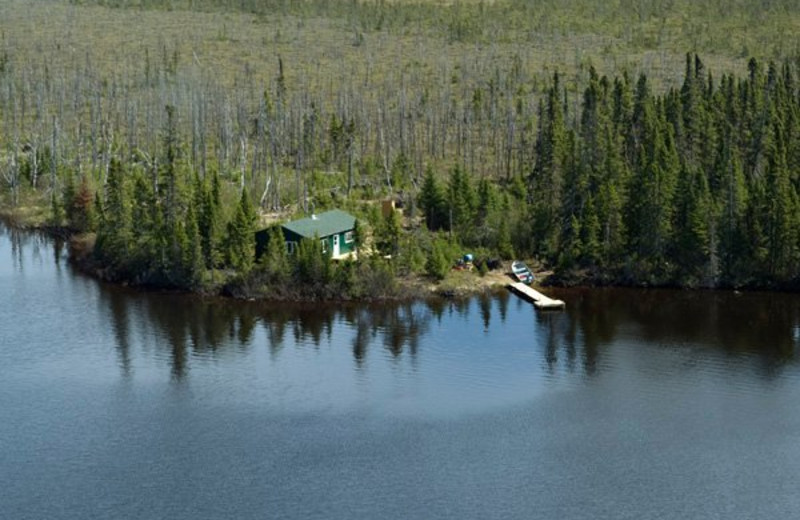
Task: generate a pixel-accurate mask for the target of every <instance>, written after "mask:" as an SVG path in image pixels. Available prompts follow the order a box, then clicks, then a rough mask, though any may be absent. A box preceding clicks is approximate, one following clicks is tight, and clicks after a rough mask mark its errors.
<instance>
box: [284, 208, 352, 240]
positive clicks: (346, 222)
mask: <svg viewBox="0 0 800 520" xmlns="http://www.w3.org/2000/svg"><path fill="white" fill-rule="evenodd" d="M355 225H356V218H355V217H354V216H353V215H351V214H349V213H346V212H344V211H341V210H338V209H334V210H331V211H326V212H325V213H320V214H319V215H313V216H311V217H308V218H302V219H300V220H293V221H292V222H287V223H286V224H284V225H283V228H284V229H288V230H289V231H291V232H292V233H295V234H297V235H300V236H301V237H305V238H314V235H316V236H318V237H319V238H323V237H327V236H330V235H335V234H337V233H343V232H345V231H350V230H351V229H353V228H354V227H355Z"/></svg>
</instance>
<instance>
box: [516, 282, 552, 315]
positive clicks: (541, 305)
mask: <svg viewBox="0 0 800 520" xmlns="http://www.w3.org/2000/svg"><path fill="white" fill-rule="evenodd" d="M507 287H508V288H509V289H510V290H511V291H512V292H513V293H515V294H517V295H518V296H520V297H521V298H523V299H525V300H528V301H529V302H531V303H533V305H534V306H535V307H536V308H537V309H542V310H546V309H563V308H564V307H566V304H565V303H564V302H563V301H561V300H554V299H553V298H550V297H548V296H545V295H544V294H542V293H540V292H539V291H537V290H536V289H532V288H531V287H529V286H527V285H525V284H524V283H520V282H516V283H510V284H508V286H507Z"/></svg>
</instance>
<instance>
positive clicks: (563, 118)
mask: <svg viewBox="0 0 800 520" xmlns="http://www.w3.org/2000/svg"><path fill="white" fill-rule="evenodd" d="M799 63H800V62H798V61H797V60H794V61H791V62H785V63H783V64H781V65H778V64H774V63H770V64H769V65H767V66H764V65H762V64H760V63H759V62H757V61H756V60H751V61H750V63H749V67H748V73H747V74H746V75H745V76H744V77H739V78H737V77H735V76H733V75H723V76H722V77H721V78H719V80H717V79H715V78H714V77H713V76H712V74H711V73H710V71H708V70H706V69H705V67H704V65H703V63H702V61H701V60H700V59H699V58H698V57H697V56H693V55H689V56H687V59H686V70H685V78H684V82H683V85H682V87H681V88H679V89H672V90H670V91H667V92H665V93H654V92H653V91H652V90H651V88H650V85H649V83H648V78H647V76H646V75H644V74H642V75H640V76H639V77H638V78H636V79H635V80H634V79H633V78H631V77H629V76H628V75H625V74H623V75H622V76H619V77H615V78H608V77H604V76H603V77H601V76H599V75H598V74H597V73H596V72H595V71H594V70H593V69H592V70H590V71H589V75H588V78H587V81H586V88H585V89H584V90H583V93H582V95H581V98H580V99H579V100H578V99H574V94H571V93H570V92H571V91H570V89H569V88H567V87H566V86H565V84H564V82H563V80H562V78H561V77H560V76H559V75H558V74H555V75H554V76H553V79H552V82H551V84H550V85H549V86H548V87H547V88H546V89H545V90H544V91H543V92H542V93H541V95H538V96H534V95H532V94H531V95H528V96H527V97H525V96H522V95H519V94H518V95H516V96H514V97H513V99H515V100H517V101H518V102H519V103H517V104H515V105H511V104H509V105H508V108H509V109H510V110H512V112H510V113H509V114H510V117H511V119H510V120H512V122H513V117H512V116H513V115H514V113H513V110H517V111H518V113H517V114H516V115H517V116H518V117H520V118H521V119H522V118H525V117H526V116H525V114H526V113H527V111H528V108H527V107H528V106H531V105H532V106H535V107H537V110H536V115H535V117H534V118H533V119H532V120H531V122H532V123H533V124H532V125H527V126H523V127H521V128H520V127H518V126H516V125H514V124H510V125H509V129H510V132H511V133H510V134H509V135H513V139H511V138H509V141H506V143H511V142H513V143H514V146H513V147H511V146H510V145H509V147H508V148H506V147H505V146H503V144H502V143H503V141H502V140H499V141H498V143H497V144H495V145H494V146H491V147H488V146H487V147H486V148H482V147H480V146H477V147H475V146H470V148H469V149H470V152H469V153H467V152H465V151H464V150H463V149H461V147H462V146H464V148H465V149H466V145H465V142H464V141H463V140H461V139H456V140H455V141H449V140H447V141H441V142H440V140H439V139H438V138H434V137H435V136H427V138H425V140H423V141H422V142H421V143H418V142H416V141H415V139H416V138H418V137H420V134H416V133H415V132H412V131H411V130H413V128H412V127H411V122H413V121H414V117H423V119H424V117H427V116H430V115H431V114H430V113H427V115H426V114H425V113H423V114H422V115H419V114H417V115H412V114H411V113H408V114H407V115H405V116H402V115H401V117H399V118H398V119H396V121H397V122H398V126H397V127H393V128H394V130H395V131H397V134H392V135H399V136H402V140H401V141H400V145H399V146H398V149H397V150H395V152H396V153H395V154H394V155H391V156H390V155H388V154H387V150H389V149H390V147H389V146H385V143H386V141H387V137H386V134H384V132H385V131H386V129H387V126H386V121H387V120H388V119H392V118H394V114H393V113H392V110H399V111H401V112H402V111H403V110H410V108H409V106H408V105H406V106H405V108H404V105H403V104H402V103H401V104H400V105H399V106H398V107H394V108H392V109H391V110H390V109H389V107H383V108H381V110H379V111H378V113H377V114H372V113H363V114H362V112H363V107H362V110H361V111H359V110H357V109H356V108H357V107H355V106H354V105H347V107H348V110H343V111H337V110H333V111H330V112H328V111H322V110H320V109H319V108H318V107H317V106H315V105H314V102H313V98H310V99H311V101H310V102H311V105H310V106H301V105H295V104H296V103H297V102H299V101H300V100H301V99H302V98H303V92H299V93H292V92H291V91H290V90H289V89H288V88H287V86H286V85H285V84H283V83H282V81H281V76H279V77H278V80H277V81H276V85H275V89H274V91H273V92H267V93H266V94H265V95H264V97H263V99H262V100H261V102H260V103H259V104H257V105H256V106H255V107H253V108H252V111H248V108H247V106H246V104H242V105H239V106H238V108H237V118H238V120H239V124H240V125H241V128H242V133H241V134H239V142H240V145H241V146H240V148H241V149H240V151H239V155H238V156H236V155H234V156H228V155H225V154H223V153H222V152H223V151H225V150H232V149H233V148H234V147H232V146H230V142H231V141H232V134H231V133H228V132H222V130H224V129H225V128H226V124H222V123H219V128H220V129H221V133H220V134H219V136H213V135H207V134H206V133H205V132H203V131H201V130H197V131H196V132H195V131H193V132H192V133H189V135H186V134H185V133H184V132H183V131H182V130H181V128H182V127H181V126H180V125H178V124H177V121H176V119H177V115H176V109H175V108H174V107H173V106H172V105H169V104H168V105H167V106H166V108H165V109H164V115H163V119H162V120H163V123H162V127H161V129H160V131H159V132H156V135H157V136H158V138H157V139H155V138H154V136H153V135H152V134H151V136H149V138H148V139H150V140H152V141H153V142H155V144H154V145H152V146H151V147H149V148H143V147H141V146H137V147H129V148H128V147H126V146H125V144H124V142H120V141H119V140H118V138H117V137H116V134H113V133H112V130H113V129H114V128H120V129H124V127H125V125H124V121H120V120H117V121H116V122H114V123H112V122H111V120H109V122H108V123H107V125H99V126H98V128H99V133H98V135H96V136H95V135H94V134H92V135H91V136H90V137H91V139H90V140H88V142H90V143H91V149H92V151H93V157H92V164H95V166H94V167H92V168H91V169H90V173H87V172H86V170H85V169H84V168H85V167H84V168H81V167H77V168H74V167H71V165H78V166H80V165H81V164H85V162H86V159H85V158H84V159H83V161H84V162H83V163H81V158H80V156H78V157H77V158H75V159H74V160H72V159H71V158H70V157H69V156H67V155H66V153H65V148H64V147H63V146H59V145H58V143H59V142H62V141H63V140H65V139H64V138H63V137H62V136H60V135H59V134H58V132H59V127H58V126H57V125H54V126H53V128H52V132H51V133H50V138H48V139H45V138H44V136H45V135H48V134H47V133H44V132H43V133H41V134H40V135H38V136H37V139H36V140H31V141H29V142H32V143H33V145H28V147H27V149H26V148H25V146H24V145H23V143H24V142H25V136H24V135H21V134H20V131H19V130H18V128H21V127H23V126H22V123H20V121H23V120H24V119H21V118H22V116H21V115H20V118H17V110H18V109H17V108H15V107H18V106H19V103H18V102H17V103H12V102H10V100H13V99H14V98H13V96H11V95H9V97H6V98H5V100H6V101H7V102H6V103H5V104H4V106H7V107H12V108H14V109H13V110H11V111H9V112H6V113H4V114H3V116H2V117H3V118H4V119H5V127H6V128H8V129H9V130H10V132H8V133H7V134H6V139H7V142H9V141H10V143H11V144H12V145H13V147H12V148H11V153H10V154H8V155H7V159H8V158H10V159H8V160H7V161H6V163H5V169H4V170H3V172H4V174H5V176H6V180H9V179H10V180H11V181H13V182H11V181H9V182H8V183H7V185H8V186H9V191H10V192H11V193H12V194H13V193H18V192H19V190H20V187H21V186H23V185H27V188H29V189H33V190H39V191H43V192H46V193H48V194H49V195H50V200H52V203H53V211H52V213H53V221H54V223H63V222H66V223H68V224H69V225H71V226H72V227H74V228H77V229H82V230H92V229H96V230H97V243H96V253H97V259H98V261H99V262H100V264H101V265H103V266H105V267H106V268H107V269H108V271H109V273H114V275H115V276H119V277H122V278H126V279H129V280H133V281H138V282H141V283H151V284H158V285H169V286H178V287H196V286H202V285H204V284H205V283H207V282H209V281H211V282H214V277H215V276H223V278H224V279H227V278H226V277H229V276H230V273H233V272H235V273H239V274H240V275H244V274H248V276H249V278H247V279H242V280H240V281H241V282H242V284H244V285H247V284H249V283H251V282H252V283H256V282H255V281H256V280H258V282H257V283H261V284H262V286H270V287H281V286H284V287H286V286H289V285H291V283H287V282H292V283H298V284H301V285H302V284H306V285H314V284H315V283H317V282H318V281H319V280H324V282H325V283H324V284H323V285H322V286H319V287H317V288H316V289H314V291H313V293H314V295H316V296H320V295H322V296H325V295H330V294H341V292H339V291H338V289H337V290H334V289H332V287H339V288H340V289H341V288H345V289H346V290H347V291H351V292H350V294H352V295H353V296H354V297H356V296H357V295H358V289H357V288H358V287H359V286H360V284H359V283H358V281H357V278H358V277H359V276H361V277H366V278H369V277H371V278H372V279H373V281H374V283H376V284H377V285H381V284H383V285H384V286H385V287H388V286H389V285H390V284H389V282H388V280H389V279H390V278H391V275H392V274H394V273H396V272H400V273H406V272H415V271H419V272H422V271H425V272H427V273H428V274H431V275H434V276H437V277H441V276H442V275H443V273H444V272H446V270H447V269H448V268H449V266H450V265H452V261H453V260H454V259H455V258H457V256H458V254H459V252H461V253H463V252H464V251H466V250H472V251H479V252H480V253H481V255H482V256H484V257H491V256H501V257H504V258H511V257H513V256H515V255H516V256H523V257H536V258H538V259H540V260H542V261H543V262H544V263H546V264H549V265H552V266H554V267H556V268H557V269H558V271H559V272H560V273H561V274H562V275H563V276H570V275H572V274H576V273H577V274H578V275H580V276H586V275H589V276H591V277H592V278H594V279H600V280H604V281H607V282H616V283H636V284H642V283H646V284H675V285H682V286H748V285H749V286H768V285H786V284H792V283H796V282H797V281H798V279H800V232H799V231H798V229H800V226H799V225H800V207H799V205H800V194H799V193H798V189H800V123H799V122H798V120H799V117H800V89H799V88H798V77H797V74H798V64H799ZM481 92H482V91H481V90H475V91H473V96H472V98H471V102H469V103H468V102H464V107H468V106H469V107H471V108H469V109H468V108H464V110H465V111H464V112H463V114H462V115H464V116H465V117H466V115H468V114H472V115H474V116H475V119H474V120H472V119H470V118H465V119H464V120H463V121H464V124H465V125H466V126H468V127H470V128H471V129H472V130H471V131H472V132H477V133H480V132H481V130H480V126H481V125H480V124H479V123H480V121H481V119H480V117H477V115H478V114H480V113H482V111H483V110H485V109H486V107H487V106H488V107H491V106H493V105H492V103H494V101H493V102H491V103H488V104H487V102H486V100H485V99H482V95H481V94H480V93H481ZM500 97H502V96H501V95H500V94H498V99H499V98H500ZM289 99H291V100H292V101H291V104H290V103H289V102H288V101H287V100H289ZM402 99H404V98H402V97H401V100H402ZM462 101H463V100H462ZM89 106H93V105H92V104H90V105H89ZM370 106H371V105H370ZM473 109H474V110H473ZM519 111H521V113H520V112H519ZM121 113H125V112H124V111H123V112H121ZM131 114H133V112H131ZM300 114H304V115H302V117H300ZM359 114H360V115H359ZM433 114H434V115H435V113H433ZM192 117H194V116H192ZM447 117H448V119H447V120H448V121H452V120H454V119H450V118H451V117H455V116H452V114H451V115H449V116H447ZM37 118H38V119H36V121H39V120H43V119H42V118H41V117H39V116H37ZM201 119H202V118H201ZM456 119H458V118H456ZM370 121H375V122H376V124H375V125H374V126H372V127H371V130H370V135H371V136H372V137H371V138H369V139H365V138H364V137H362V136H363V135H364V134H365V133H366V130H365V127H368V126H370V123H369V122H370ZM491 121H496V118H494V117H493V118H492V119H491ZM437 124H438V123H437ZM114 125H119V126H118V127H117V126H114ZM435 126H436V125H434V127H435ZM195 130H196V129H195ZM452 132H456V133H457V134H458V135H461V132H462V130H460V129H459V130H457V131H456V130H453V129H452V128H447V125H444V126H442V134H440V135H448V134H450V133H452ZM499 133H500V132H498V134H499ZM421 135H422V136H424V135H425V134H424V132H423V133H422V134H421ZM428 138H429V139H430V140H427V139H428ZM206 139H207V141H206ZM142 141H144V139H143V140H142ZM217 141H218V142H219V143H220V146H218V147H217V152H218V153H216V154H214V153H212V152H211V151H210V149H213V148H215V146H214V144H213V143H214V142H217ZM82 142H83V141H82ZM251 142H255V143H256V144H254V145H252V146H251V145H249V143H251ZM478 142H483V141H478ZM485 142H487V143H490V142H494V141H492V140H491V139H486V141H485ZM51 143H53V144H56V146H54V147H49V145H50V144H51ZM223 143H224V146H222V144H223ZM437 143H438V144H437ZM139 144H143V143H142V142H140V143H139ZM370 144H374V148H373V147H372V146H370ZM470 144H474V143H470ZM356 147H358V148H359V150H358V153H357V154H356V153H355V152H354V149H355V148H356ZM206 150H209V151H208V152H206ZM403 150H408V151H411V150H413V153H409V154H408V155H407V154H405V153H404V152H403ZM482 150H483V152H482ZM487 150H489V152H487ZM506 152H507V153H508V154H512V153H513V155H514V156H515V157H516V159H515V160H514V161H513V164H514V168H513V169H507V168H503V169H499V170H496V171H493V172H492V171H486V170H483V169H482V170H481V171H480V172H478V171H475V170H471V169H470V161H466V160H465V159H466V158H467V157H469V156H470V154H473V153H477V154H480V153H492V154H494V155H496V157H497V158H498V163H497V164H498V165H503V164H506V165H508V164H510V163H511V161H512V160H511V159H510V158H509V159H508V161H505V160H504V157H505V154H506ZM354 156H355V157H354ZM206 157H208V159H209V160H208V165H207V166H206V159H205V158H206ZM225 157H227V159H225ZM212 159H213V162H212ZM389 159H391V160H389ZM418 163H422V164H424V165H427V166H425V169H424V171H425V174H424V175H421V176H418V174H417V173H416V172H417V171H418ZM322 167H329V168H335V169H336V170H338V171H339V172H341V174H337V173H336V172H335V171H334V175H325V174H320V170H321V169H322ZM354 170H355V172H354ZM292 171H294V173H295V174H296V177H295V182H294V183H290V182H289V179H291V177H290V176H289V175H287V173H289V174H290V175H291V173H290V172H292ZM11 174H13V175H11ZM418 178H419V184H418V186H417V179H418ZM281 179H283V180H284V184H283V189H282V190H278V189H277V187H276V185H277V184H278V183H279V181H280V180H281ZM377 179H383V181H382V182H384V183H385V184H384V186H385V188H384V189H386V188H388V189H391V188H393V187H395V188H396V187H397V186H398V185H400V186H403V187H404V188H405V189H407V190H410V191H411V192H412V194H413V195H412V196H411V197H408V196H406V197H405V198H406V201H407V202H409V203H410V207H408V210H409V211H410V212H411V213H412V214H413V211H414V206H417V205H418V206H419V207H420V208H421V209H422V212H423V217H424V218H423V219H421V220H420V221H419V222H420V224H419V226H421V227H414V222H415V221H414V220H412V221H411V227H410V228H407V229H405V230H403V229H401V227H400V223H399V222H397V221H396V219H389V220H383V219H381V218H380V217H379V215H378V213H377V211H374V209H373V210H370V209H368V206H366V205H361V204H360V203H359V201H360V200H362V199H374V198H376V196H378V197H380V196H382V194H383V193H386V192H383V191H380V190H377V191H376V190H375V189H374V184H370V183H376V180H377ZM393 181H394V182H393ZM365 182H366V183H367V184H365ZM379 182H381V181H377V183H379ZM37 183H38V184H37ZM259 184H260V186H259ZM286 184H291V185H290V189H289V190H286ZM370 186H373V187H372V188H370ZM262 187H263V192H262ZM248 188H249V189H248ZM254 189H258V190H259V192H261V193H263V195H262V197H261V199H260V201H261V203H262V205H263V206H265V207H273V206H284V205H286V204H290V203H291V202H294V201H297V200H298V199H299V200H300V201H304V200H309V199H311V200H314V203H315V205H316V209H317V210H322V209H324V208H325V207H327V206H333V205H340V206H345V207H348V208H349V209H351V210H353V211H356V212H360V215H361V216H363V217H367V218H366V221H368V222H369V223H370V224H371V227H372V231H373V235H374V239H375V240H374V245H375V246H376V247H377V249H378V250H379V251H380V252H381V253H382V254H389V255H392V258H393V260H392V263H391V265H389V266H388V267H387V266H385V265H383V264H378V263H374V264H372V265H370V266H365V265H361V266H352V265H348V266H345V267H343V268H341V269H339V268H338V267H336V268H328V267H326V266H325V263H324V262H323V263H320V258H319V257H318V256H315V255H312V254H311V253H308V255H306V256H303V255H299V256H298V258H295V259H292V260H291V261H289V260H286V259H285V255H284V254H283V253H282V252H281V251H278V252H277V253H275V252H270V253H268V255H267V256H266V260H264V261H262V264H261V265H259V266H258V268H257V269H254V262H255V258H254V254H253V246H254V244H253V239H254V237H253V231H254V230H255V222H256V213H255V210H254V209H253V207H254V205H255V204H254V203H255V202H256V201H257V200H259V199H258V198H257V197H255V196H253V195H251V194H252V193H253V191H254ZM226 201H227V203H226ZM273 242H275V243H277V242H279V241H273ZM217 281H220V280H217ZM361 286H363V284H361Z"/></svg>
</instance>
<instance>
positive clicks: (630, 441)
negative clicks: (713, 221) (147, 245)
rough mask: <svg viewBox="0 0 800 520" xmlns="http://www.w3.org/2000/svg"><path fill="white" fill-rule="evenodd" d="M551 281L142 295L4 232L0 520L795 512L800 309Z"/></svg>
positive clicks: (35, 240) (47, 245)
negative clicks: (555, 301) (418, 298)
mask: <svg viewBox="0 0 800 520" xmlns="http://www.w3.org/2000/svg"><path fill="white" fill-rule="evenodd" d="M551 292H553V293H554V294H556V295H557V296H558V297H559V298H562V299H564V300H565V301H566V302H567V310H566V311H565V312H559V313H551V314H539V313H537V312H536V311H535V310H534V309H533V307H532V306H531V305H529V304H527V303H524V302H521V301H519V300H517V299H516V297H514V296H511V295H508V294H498V295H497V296H496V297H491V298H476V299H472V300H468V301H464V302H438V303H435V304H426V303H416V304H409V305H398V306H395V305H386V306H338V307H335V306H334V307H312V306H305V307H292V306H288V305H257V304H246V305H243V304H238V303H233V302H227V301H219V300H213V301H211V300H203V299H199V298H193V297H186V296H177V295H169V294H143V293H140V292H135V291H130V290H126V289H121V288H118V287H110V286H106V285H102V284H99V283H97V282H96V281H94V280H92V279H89V278H86V277H83V276H80V275H77V274H76V273H74V272H73V271H72V269H71V268H70V267H69V266H68V265H67V263H66V261H65V252H64V251H63V249H62V248H61V247H60V246H57V245H55V244H54V243H53V242H52V241H50V240H48V239H44V238H41V237H39V236H37V235H32V234H22V233H16V232H11V231H9V230H8V229H6V228H2V227H0V295H1V296H2V297H0V511H2V514H0V516H2V517H3V518H9V519H25V518H31V519H40V518H41V519H44V518H46V519H82V520H83V519H95V518H96V519H109V518H126V519H130V518H132V519H160V518H164V519H212V518H235V519H250V518H252V519H266V518H298V519H340V518H342V519H344V518H347V519H352V518H366V519H378V518H381V519H383V518H398V519H401V518H402V519H407V518H424V519H438V518H447V519H451V518H452V519H485V518H503V519H507V518H512V519H513V518H519V519H530V518H587V519H588V518H592V519H597V518H614V519H618V518H631V519H641V518H703V519H707V518H725V519H730V518H747V519H752V518H790V517H796V516H797V515H798V513H800V494H798V493H797V489H796V488H797V482H796V479H797V477H798V476H800V366H799V364H798V355H797V354H796V352H797V350H798V346H799V345H800V296H798V295H786V294H749V293H746V294H733V293H715V292H675V291H626V290H584V291H565V292H555V291H551Z"/></svg>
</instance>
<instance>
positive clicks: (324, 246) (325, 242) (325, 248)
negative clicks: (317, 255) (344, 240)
mask: <svg viewBox="0 0 800 520" xmlns="http://www.w3.org/2000/svg"><path fill="white" fill-rule="evenodd" d="M319 243H320V244H322V252H323V253H327V252H328V240H327V239H325V238H323V239H322V240H320V241H319Z"/></svg>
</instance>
